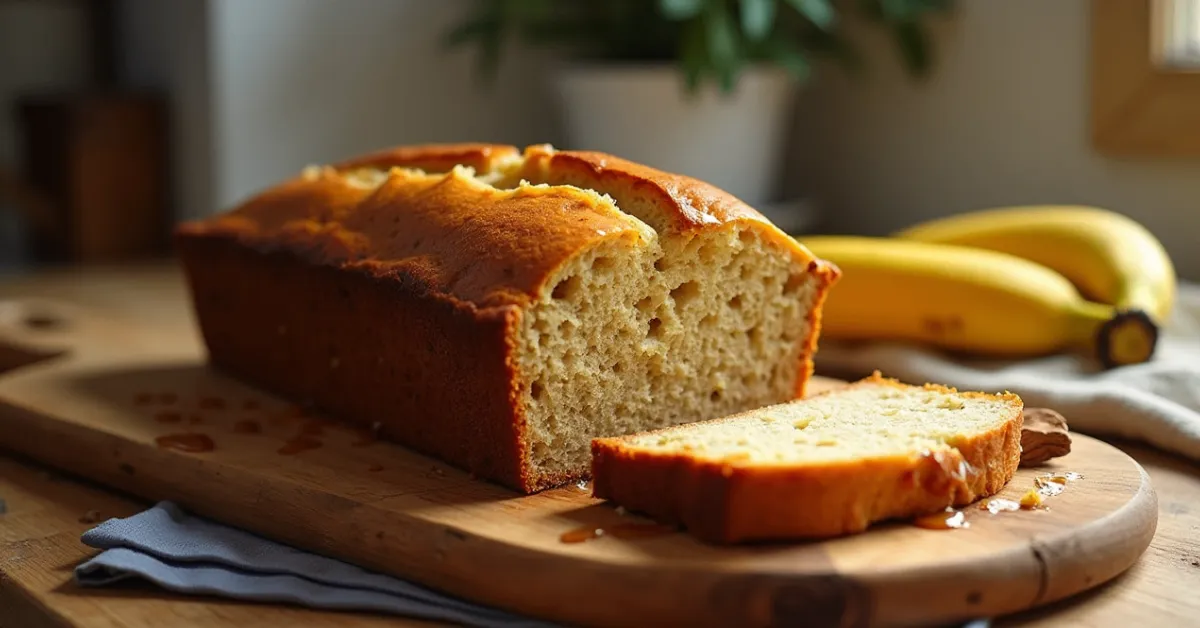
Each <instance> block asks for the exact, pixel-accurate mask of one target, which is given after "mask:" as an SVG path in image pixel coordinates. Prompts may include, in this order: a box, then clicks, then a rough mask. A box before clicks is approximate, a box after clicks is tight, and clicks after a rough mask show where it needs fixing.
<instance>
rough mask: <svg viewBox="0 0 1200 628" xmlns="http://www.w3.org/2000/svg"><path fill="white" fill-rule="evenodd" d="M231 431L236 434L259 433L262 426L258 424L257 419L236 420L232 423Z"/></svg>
mask: <svg viewBox="0 0 1200 628" xmlns="http://www.w3.org/2000/svg"><path fill="white" fill-rule="evenodd" d="M233 431H234V432H236V433H238V434H261V433H262V426H261V425H259V424H258V421H250V420H245V421H238V422H237V423H234V424H233Z"/></svg>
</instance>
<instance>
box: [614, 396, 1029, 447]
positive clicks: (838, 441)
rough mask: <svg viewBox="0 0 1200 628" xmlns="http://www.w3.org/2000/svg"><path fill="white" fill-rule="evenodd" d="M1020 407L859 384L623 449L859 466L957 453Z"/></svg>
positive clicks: (640, 438)
mask: <svg viewBox="0 0 1200 628" xmlns="http://www.w3.org/2000/svg"><path fill="white" fill-rule="evenodd" d="M1018 403H1019V402H1017V401H1015V400H1014V399H1013V398H1011V397H1007V396H992V395H980V394H964V393H960V392H957V391H952V390H950V389H938V388H923V387H913V388H902V387H894V386H888V385H873V386H856V387H851V388H849V389H847V390H845V391H842V392H837V393H833V394H826V395H818V396H816V397H813V398H811V399H808V400H804V401H797V402H794V403H789V404H783V405H778V406H775V407H771V408H765V409H763V410H761V411H758V412H754V413H751V414H749V415H745V416H740V417H736V418H731V419H728V420H723V421H722V420H719V421H712V422H708V423H704V424H700V425H694V426H689V427H688V428H687V429H681V430H673V431H667V432H663V433H655V434H643V435H635V436H634V437H632V438H630V439H629V440H627V441H626V442H625V445H626V446H627V447H629V448H632V449H640V450H644V451H646V452H660V453H670V452H678V451H684V450H686V451H688V452H689V453H690V455H691V456H692V457H693V458H695V459H697V460H705V461H710V462H722V461H725V460H727V459H730V458H735V459H736V460H737V463H738V464H740V465H761V464H786V465H789V466H796V465H811V466H821V465H827V464H829V463H836V462H861V461H869V460H871V459H874V458H886V457H893V456H916V455H923V454H924V453H925V452H935V451H945V450H952V449H956V448H957V446H958V445H960V444H962V443H965V442H968V441H970V440H971V439H972V438H974V437H976V436H977V435H979V434H981V433H987V432H990V431H993V430H996V429H998V428H1001V427H1003V426H1004V425H1006V424H1007V423H1009V422H1010V421H1011V420H1012V415H1013V408H1014V404H1018ZM1017 407H1019V405H1018V406H1017Z"/></svg>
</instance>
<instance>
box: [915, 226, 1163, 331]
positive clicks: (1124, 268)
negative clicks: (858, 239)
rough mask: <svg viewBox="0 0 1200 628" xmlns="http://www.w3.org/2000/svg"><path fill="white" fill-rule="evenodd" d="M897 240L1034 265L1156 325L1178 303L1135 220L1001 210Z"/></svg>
mask: <svg viewBox="0 0 1200 628" xmlns="http://www.w3.org/2000/svg"><path fill="white" fill-rule="evenodd" d="M893 235H894V236H895V237H898V238H904V239H908V240H917V241H920V242H931V243H939V244H957V245H963V246H973V247H977V248H983V249H988V250H991V251H998V252H1001V253H1009V254H1011V255H1016V256H1018V257H1022V258H1025V259H1027V260H1030V261H1033V262H1037V263H1039V264H1042V265H1043V266H1046V267H1048V268H1051V269H1053V270H1055V271H1057V272H1059V273H1061V274H1062V275H1063V276H1064V277H1066V278H1067V279H1068V280H1069V281H1070V282H1071V283H1073V284H1075V286H1076V288H1078V289H1079V291H1080V293H1082V295H1083V296H1084V298H1086V299H1090V300H1092V301H1097V302H1100V303H1107V304H1109V305H1112V306H1114V307H1115V308H1117V309H1118V310H1119V311H1122V312H1132V313H1137V312H1141V313H1143V314H1145V315H1146V316H1148V317H1149V318H1151V319H1152V322H1153V323H1154V324H1155V325H1162V324H1164V323H1165V321H1166V320H1167V318H1168V317H1169V316H1170V314H1171V310H1172V308H1173V307H1174V305H1175V291H1176V277H1175V267H1174V266H1173V265H1172V263H1171V258H1170V257H1169V256H1168V255H1167V252H1166V250H1165V249H1164V248H1163V246H1162V244H1161V243H1160V242H1159V241H1158V240H1157V239H1156V238H1155V237H1154V235H1153V234H1151V233H1150V231H1149V230H1147V229H1146V228H1145V227H1143V226H1142V225H1140V224H1138V223H1137V222H1135V221H1133V220H1131V219H1129V218H1127V217H1125V216H1122V215H1121V214H1118V213H1116V212H1113V211H1109V210H1106V209H1101V208H1098V207H1088V206H1080V205H1066V206H1063V205H1028V206H1016V207H999V208H994V209H985V210H979V211H974V212H968V213H965V214H959V215H956V216H951V217H948V218H943V219H938V220H932V221H928V222H924V223H920V224H917V225H915V226H912V227H909V228H907V229H904V230H901V231H900V232H898V233H896V234H893ZM1135 315H1136V314H1135Z"/></svg>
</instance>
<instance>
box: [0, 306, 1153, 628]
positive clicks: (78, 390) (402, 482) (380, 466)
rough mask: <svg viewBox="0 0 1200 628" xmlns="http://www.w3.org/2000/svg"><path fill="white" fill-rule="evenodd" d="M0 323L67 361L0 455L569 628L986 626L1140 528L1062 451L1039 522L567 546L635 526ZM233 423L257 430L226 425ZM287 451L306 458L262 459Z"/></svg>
mask: <svg viewBox="0 0 1200 628" xmlns="http://www.w3.org/2000/svg"><path fill="white" fill-rule="evenodd" d="M34 311H36V312H37V316H32V315H30V314H29V313H30V312H34ZM31 319H33V320H39V319H40V320H42V321H43V323H39V324H35V325H30V324H29V323H30V320H31ZM46 320H55V321H57V323H56V324H50V325H47V324H45V323H44V321H46ZM0 325H8V327H7V328H6V329H5V330H4V331H2V332H0V336H7V337H8V338H10V339H16V340H13V341H12V342H11V343H10V344H12V343H15V344H19V345H21V346H22V347H23V350H29V351H32V352H43V353H45V352H52V351H55V350H61V349H62V348H64V347H66V348H67V349H68V351H67V353H65V354H63V355H60V356H58V357H56V358H53V359H50V360H47V361H43V362H40V363H38V364H35V365H32V366H27V367H25V368H22V369H20V370H17V371H13V372H11V373H9V374H8V375H6V376H4V377H0V400H2V401H3V403H4V406H3V409H2V411H0V445H2V446H4V447H6V448H8V449H11V450H15V451H19V452H22V453H25V454H28V455H30V456H32V457H34V458H36V459H38V460H41V461H44V462H46V463H48V464H51V465H53V466H55V467H59V468H63V469H69V470H71V471H73V472H75V473H78V474H80V475H82V476H84V477H88V478H92V479H95V480H97V481H99V482H102V483H104V484H106V485H108V486H113V487H117V488H119V489H121V490H123V491H128V492H130V493H133V494H135V495H138V496H140V497H142V498H144V499H150V500H155V499H171V500H174V501H177V502H179V503H181V504H182V505H184V506H185V507H188V508H190V509H192V510H194V511H196V512H198V513H200V514H202V515H206V516H210V517H212V518H214V519H217V520H221V521H225V522H227V523H230V524H232V525H237V526H240V527H243V528H246V529H249V530H252V531H256V532H258V533H260V534H264V535H266V536H270V537H272V538H276V539H279V540H282V541H284V542H288V543H292V544H294V545H297V546H300V547H304V548H306V549H310V550H313V551H318V552H321V553H324V554H327V555H332V556H337V557H341V558H344V559H346V560H349V561H351V562H355V563H358V564H361V565H364V566H366V567H369V568H373V569H378V570H381V571H385V572H389V573H393V574H396V575H400V576H405V577H409V578H413V579H415V580H419V581H422V582H424V583H427V584H429V585H430V586H434V587H437V588H440V589H444V590H447V591H451V592H454V593H457V594H459V595H463V596H465V597H470V598H472V599H476V600H478V601H481V602H485V603H490V604H494V605H496V606H501V607H505V608H510V609H513V610H516V611H519V612H524V613H528V614H532V615H537V616H541V617H546V618H552V619H558V620H561V621H566V622H571V623H584V624H594V625H604V624H607V625H617V624H623V623H627V622H628V621H629V618H630V617H636V618H638V620H639V621H642V622H650V623H654V624H656V625H666V624H687V625H728V624H731V623H734V624H753V625H769V624H780V623H784V624H786V623H794V622H795V621H797V620H800V619H803V620H805V621H806V622H808V623H810V624H823V623H835V622H849V623H853V624H858V625H866V624H872V625H883V624H889V623H904V622H908V623H911V622H931V621H948V620H958V619H968V618H972V617H978V616H990V615H999V614H1004V613H1010V612H1013V611H1017V610H1021V609H1025V608H1029V607H1031V606H1035V605H1039V604H1044V603H1048V602H1052V601H1054V600H1057V599H1061V598H1063V597H1065V596H1068V595H1071V594H1074V593H1077V592H1079V591H1082V590H1084V589H1087V588H1090V587H1094V586H1096V585H1098V584H1100V583H1102V582H1104V581H1107V580H1109V579H1111V578H1113V577H1114V576H1116V575H1118V574H1119V573H1120V572H1122V571H1123V570H1125V569H1126V568H1128V567H1129V566H1130V565H1131V564H1132V563H1133V562H1134V561H1135V559H1136V558H1137V557H1138V555H1139V554H1140V553H1141V552H1142V551H1143V550H1144V549H1145V547H1146V546H1147V544H1148V543H1149V542H1150V539H1151V537H1152V535H1153V531H1154V526H1155V522H1156V519H1157V507H1156V502H1155V494H1154V491H1153V490H1152V488H1151V486H1150V483H1149V481H1148V478H1147V476H1146V475H1145V473H1144V472H1143V471H1142V469H1141V467H1139V466H1138V465H1137V463H1136V462H1134V461H1133V460H1132V459H1130V458H1129V457H1128V456H1126V455H1125V454H1123V453H1121V452H1120V451H1119V450H1117V449H1115V448H1113V447H1111V446H1108V445H1105V444H1103V443H1100V442H1098V441H1094V440H1092V439H1089V438H1086V437H1077V438H1076V446H1075V451H1074V452H1073V453H1072V454H1071V455H1070V456H1068V457H1067V458H1064V459H1060V460H1058V461H1055V462H1053V463H1052V466H1051V468H1050V469H1042V470H1024V471H1022V472H1021V473H1020V474H1019V476H1018V478H1017V479H1016V480H1014V482H1013V483H1012V484H1011V485H1010V487H1009V488H1008V489H1007V490H1006V492H1005V494H1004V496H1005V497H1009V498H1019V497H1020V495H1021V493H1023V492H1024V491H1025V490H1027V489H1028V488H1030V487H1031V485H1032V480H1033V476H1034V475H1036V474H1038V473H1044V472H1046V471H1047V470H1056V469H1057V470H1071V471H1076V472H1079V473H1081V474H1083V475H1084V479H1083V480H1080V481H1078V482H1075V483H1072V484H1071V485H1070V487H1069V488H1068V490H1067V491H1066V492H1065V493H1064V494H1063V495H1060V496H1057V497H1054V498H1052V500H1051V501H1050V502H1049V504H1050V506H1051V507H1050V508H1049V509H1048V510H1041V511H1034V512H1017V513H1003V514H1000V515H995V516H992V515H990V514H988V513H987V512H984V511H979V510H977V509H975V510H970V511H969V517H968V518H969V520H970V521H971V527H970V528H969V529H966V530H953V531H934V530H925V529H920V528H917V527H914V526H910V525H905V524H890V525H885V526H879V527H877V528H876V529H874V530H873V531H871V532H869V533H867V534H863V535H858V536H855V537H848V538H844V539H838V540H835V541H829V542H825V543H811V544H792V545H784V544H774V545H759V546H752V547H743V548H717V547H712V546H707V545H704V544H701V543H699V542H696V541H695V540H693V539H692V538H691V537H689V536H687V535H686V534H682V533H671V534H664V535H659V536H651V537H645V538H639V539H618V538H613V537H612V536H605V537H601V538H599V539H596V540H593V541H588V542H583V543H577V544H575V543H563V542H561V541H560V536H561V535H562V534H563V533H565V532H569V531H572V530H575V529H578V528H580V527H608V528H610V529H611V528H612V527H613V526H617V525H622V524H627V523H630V522H636V521H639V519H640V518H638V517H633V516H629V515H621V514H619V513H618V511H617V510H615V509H613V508H612V507H610V506H609V505H607V504H604V503H601V502H599V501H597V500H594V499H592V498H591V497H590V496H589V495H588V493H587V492H586V491H584V490H581V489H580V488H578V487H575V486H568V487H564V488H561V489H557V490H553V491H547V492H544V493H541V494H538V495H534V496H529V497H522V496H519V495H517V494H515V493H512V492H510V491H507V490H505V489H502V488H499V487H496V486H493V485H490V484H486V483H483V482H478V481H475V480H472V479H471V478H469V477H468V476H466V475H465V474H463V473H461V472H458V471H457V470H455V469H452V468H450V467H447V466H446V465H442V464H440V463H437V462H435V461H432V460H430V459H428V458H424V457H421V456H417V455H415V454H412V453H409V452H407V451H406V450H403V449H402V448H399V447H396V446H393V445H390V444H386V443H381V442H372V441H371V440H370V439H369V438H365V437H364V435H363V434H360V433H357V432H354V431H352V430H350V429H347V428H343V427H339V426H337V425H335V424H330V423H326V422H324V421H323V420H322V419H321V418H319V417H312V416H304V415H303V413H302V412H300V409H298V408H295V407H293V406H291V405H289V404H287V403H284V402H282V401H280V400H277V399H273V398H271V397H268V396H265V395H263V394H261V393H259V392H257V391H255V390H253V389H251V388H249V387H246V386H243V385H241V384H239V383H237V382H235V381H232V380H230V379H228V378H225V377H223V376H221V375H219V374H217V373H214V372H212V371H211V370H209V369H208V368H207V367H206V366H205V365H204V364H203V360H202V354H201V352H200V350H199V346H198V344H197V342H196V338H195V336H194V335H193V334H186V333H180V331H181V330H180V329H179V328H176V329H175V332H174V333H163V330H159V331H158V332H150V331H147V330H146V329H144V328H133V327H130V326H129V325H128V324H125V323H123V322H122V321H119V320H116V319H106V318H104V317H102V316H97V315H94V314H93V313H92V311H91V310H88V309H86V308H71V307H60V306H59V305H58V304H56V303H53V302H50V303H34V302H26V303H24V304H19V305H17V306H15V309H14V308H10V309H9V316H8V317H7V318H6V319H5V322H0ZM247 422H253V423H254V424H255V425H256V426H257V427H258V431H257V432H255V433H248V432H249V430H243V429H239V425H245V424H247ZM178 434H202V435H204V436H206V437H208V438H209V439H211V440H212V441H213V443H214V444H215V449H214V450H213V451H210V452H193V453H187V452H179V451H175V450H171V449H163V448H161V447H159V446H158V445H156V439H158V438H159V437H162V436H169V435H178ZM305 439H308V440H305ZM297 440H300V441H302V442H307V443H309V444H312V443H319V445H318V446H314V447H312V448H309V449H304V448H302V447H301V448H300V449H303V450H302V451H297V452H296V453H293V454H281V453H279V452H280V450H281V449H283V450H285V451H286V450H288V447H289V446H288V443H296V442H297ZM291 449H296V447H291ZM40 572H41V570H39V573H40ZM581 591H582V592H587V593H586V594H584V595H581V593H580V592H581ZM914 600H923V602H922V603H920V604H914V603H913V601H914Z"/></svg>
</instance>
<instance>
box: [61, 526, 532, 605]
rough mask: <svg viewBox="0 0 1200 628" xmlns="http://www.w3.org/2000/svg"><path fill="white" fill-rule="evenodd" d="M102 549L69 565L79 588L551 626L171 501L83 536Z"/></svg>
mask: <svg viewBox="0 0 1200 628" xmlns="http://www.w3.org/2000/svg"><path fill="white" fill-rule="evenodd" d="M82 541H83V543H84V544H86V545H88V546H90V547H94V548H97V549H100V550H104V551H102V552H100V553H99V554H97V555H96V556H94V557H93V558H91V559H89V560H88V561H86V562H84V563H83V564H81V565H79V566H78V567H76V568H75V579H76V581H77V582H78V583H79V584H80V585H82V586H93V587H99V586H105V585H108V584H112V583H114V582H119V581H121V580H126V579H130V578H141V579H144V580H147V581H150V582H152V583H154V584H156V585H158V586H161V587H163V588H165V589H169V590H171V591H177V592H181V593H189V594H201V595H216V596H220V597H227V598H234V599H240V600H248V601H256V602H283V603H289V604H298V605H301V606H307V607H311V608H321V609H329V610H344V611H373V612H379V613H389V614H394V615H402V616H405V617H412V618H417V619H424V620H430V621H443V622H452V623H455V624H460V625H464V626H483V627H492V626H496V627H500V626H503V627H510V626H511V627H516V626H521V627H525V626H528V627H542V626H552V625H554V624H550V623H546V622H542V621H538V620H534V619H529V618H524V617H520V616H517V615H513V614H510V613H508V612H505V611H501V610H497V609H493V608H488V607H485V606H480V605H477V604H473V603H470V602H465V601H463V600H460V599H457V598H454V597H450V596H448V595H445V594H442V593H438V592H436V591H432V590H430V589H426V588H424V587H421V586H419V585H416V584H413V583H411V582H406V581H404V580H398V579H396V578H392V577H390V576H385V575H382V574H377V573H372V572H369V571H366V570H363V569H360V568H358V567H355V566H353V565H349V564H347V563H343V562H340V561H337V560H333V559H330V558H325V557H323V556H318V555H315V554H309V553H306V552H302V551H300V550H298V549H296V548H293V547H290V546H287V545H282V544H279V543H276V542H273V541H270V540H267V539H264V538H262V537H258V536H255V535H253V534H250V533H247V532H244V531H241V530H236V529H233V528H228V527H225V526H222V525H219V524H216V523H213V522H210V521H206V520H204V519H201V518H199V517H195V516H192V515H189V514H187V513H185V512H184V511H183V510H182V509H181V508H179V506H177V505H175V504H173V503H171V502H160V503H158V504H156V505H155V506H154V507H153V508H150V509H149V510H146V511H144V512H141V513H138V514H136V515H134V516H132V517H129V518H127V519H109V520H108V521H105V522H104V523H102V524H100V525H98V526H96V527H95V528H92V529H91V530H88V531H87V532H85V533H84V534H83V537H82Z"/></svg>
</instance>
